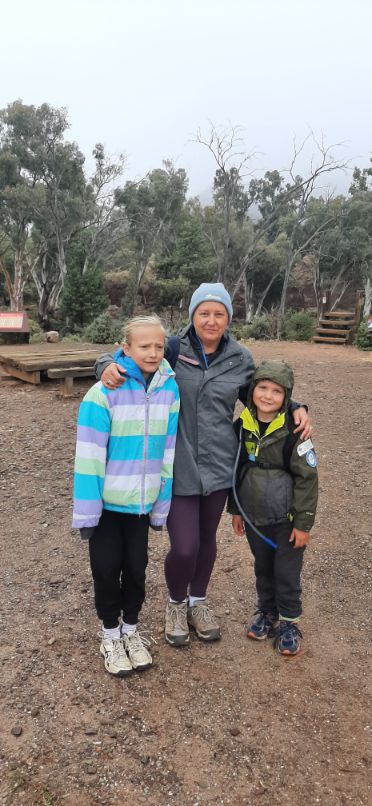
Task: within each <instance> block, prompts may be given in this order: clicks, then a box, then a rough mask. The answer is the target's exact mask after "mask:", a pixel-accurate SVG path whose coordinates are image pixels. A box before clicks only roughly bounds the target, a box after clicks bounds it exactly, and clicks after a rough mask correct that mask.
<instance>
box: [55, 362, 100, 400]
mask: <svg viewBox="0 0 372 806" xmlns="http://www.w3.org/2000/svg"><path fill="white" fill-rule="evenodd" d="M47 375H48V378H50V379H51V380H57V379H59V381H60V387H59V391H60V395H61V396H62V397H74V391H73V389H74V379H75V378H88V377H92V376H93V377H94V367H93V366H90V367H55V368H53V369H48V370H47Z"/></svg>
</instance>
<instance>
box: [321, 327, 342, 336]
mask: <svg viewBox="0 0 372 806" xmlns="http://www.w3.org/2000/svg"><path fill="white" fill-rule="evenodd" d="M323 333H324V334H325V335H326V336H350V330H347V329H343V328H341V327H338V328H333V329H332V328H330V327H317V329H316V334H317V336H321V335H322V334H323Z"/></svg>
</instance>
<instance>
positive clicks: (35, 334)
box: [28, 319, 43, 344]
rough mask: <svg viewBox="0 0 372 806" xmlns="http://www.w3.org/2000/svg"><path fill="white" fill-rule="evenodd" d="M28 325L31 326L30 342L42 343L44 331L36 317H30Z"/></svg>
mask: <svg viewBox="0 0 372 806" xmlns="http://www.w3.org/2000/svg"><path fill="white" fill-rule="evenodd" d="M28 325H29V328H30V343H31V344H40V343H41V342H42V340H43V331H42V329H41V327H40V325H39V324H38V322H35V320H34V319H29V320H28Z"/></svg>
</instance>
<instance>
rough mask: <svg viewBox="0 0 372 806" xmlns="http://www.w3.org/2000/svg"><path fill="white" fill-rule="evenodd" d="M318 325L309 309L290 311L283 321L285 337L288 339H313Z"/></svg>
mask: <svg viewBox="0 0 372 806" xmlns="http://www.w3.org/2000/svg"><path fill="white" fill-rule="evenodd" d="M315 327H316V320H315V318H314V316H313V315H312V314H311V313H309V312H308V311H288V313H287V315H286V317H285V319H284V323H283V338H285V339H287V340H288V341H311V339H312V337H313V335H314V332H315Z"/></svg>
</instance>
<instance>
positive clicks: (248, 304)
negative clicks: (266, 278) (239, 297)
mask: <svg viewBox="0 0 372 806" xmlns="http://www.w3.org/2000/svg"><path fill="white" fill-rule="evenodd" d="M253 286H254V284H253V281H252V282H251V283H249V282H248V278H247V275H246V274H244V301H245V321H246V323H247V325H249V324H250V323H251V321H252V319H253Z"/></svg>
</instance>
